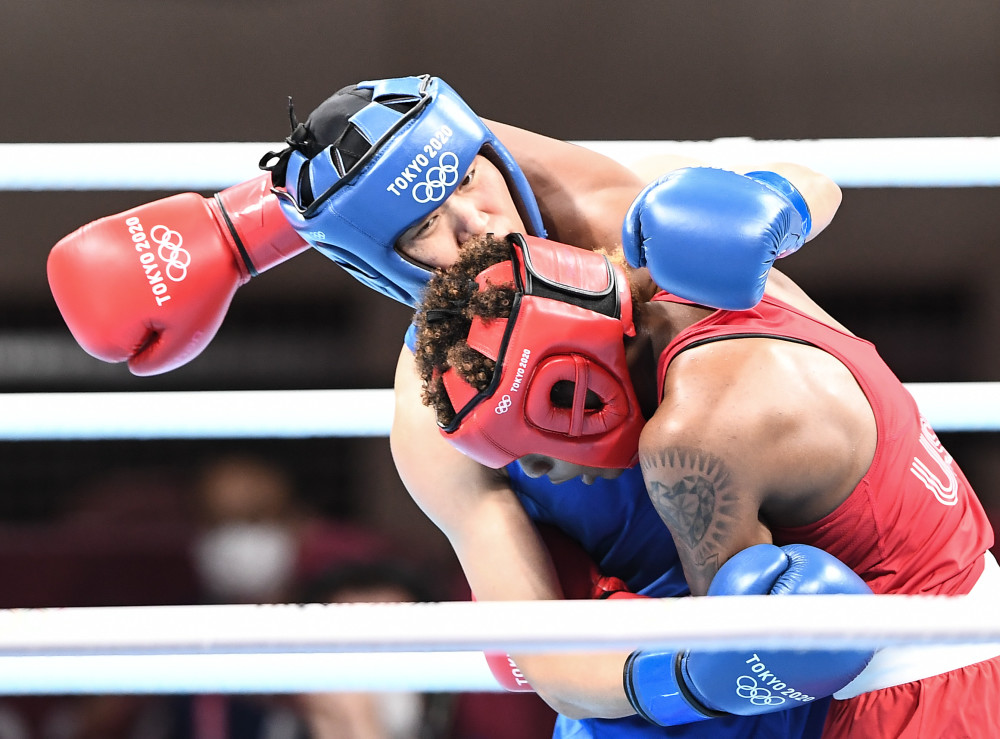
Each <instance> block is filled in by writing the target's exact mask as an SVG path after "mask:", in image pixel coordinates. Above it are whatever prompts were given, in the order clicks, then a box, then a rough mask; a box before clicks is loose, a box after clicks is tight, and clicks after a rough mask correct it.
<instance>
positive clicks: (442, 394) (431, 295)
mask: <svg viewBox="0 0 1000 739" xmlns="http://www.w3.org/2000/svg"><path fill="white" fill-rule="evenodd" d="M510 259H511V245H510V244H509V243H508V242H507V240H506V239H503V238H499V237H496V236H494V235H493V234H486V235H485V236H478V237H475V238H473V239H471V240H470V241H468V242H466V243H465V244H463V246H462V249H461V251H460V252H459V258H458V261H457V262H456V263H455V264H454V266H452V267H449V268H448V269H447V270H446V271H445V270H438V271H437V272H435V274H434V276H433V277H432V278H431V281H430V282H429V283H428V285H427V288H426V289H425V290H424V293H423V299H422V300H421V303H420V306H419V307H418V310H417V348H416V363H417V372H418V373H419V374H420V379H421V381H422V383H423V402H424V405H426V406H428V407H429V408H431V409H432V410H433V411H434V413H435V415H436V416H437V420H438V423H440V424H442V425H447V424H448V423H450V422H451V420H452V419H453V418H454V417H455V413H456V409H455V408H454V407H453V406H452V403H451V400H450V399H449V398H448V393H447V392H446V391H445V389H444V383H443V381H442V379H441V374H442V373H443V372H444V371H445V370H447V369H448V368H454V369H455V371H456V372H457V373H458V375H459V377H461V378H462V379H463V380H465V381H466V382H468V383H469V384H470V385H472V386H473V387H475V388H476V389H477V390H485V389H486V388H487V387H488V386H489V384H490V381H491V380H492V379H493V372H494V370H495V369H496V362H494V361H493V360H492V359H490V358H489V357H487V356H485V355H483V354H481V353H480V352H478V351H476V350H475V349H473V348H472V347H470V346H469V345H468V343H467V342H466V339H467V338H468V336H469V328H470V326H471V325H472V319H473V318H475V317H479V318H481V319H485V320H489V319H493V318H507V317H508V316H510V312H511V309H512V308H513V305H514V286H513V285H512V284H509V283H508V284H506V285H494V284H492V283H490V284H489V285H488V287H487V288H485V289H483V290H480V288H479V284H478V283H477V282H476V276H477V275H478V274H479V273H480V272H482V271H483V270H484V269H486V268H487V267H490V266H492V265H494V264H499V263H500V262H504V261H509V260H510Z"/></svg>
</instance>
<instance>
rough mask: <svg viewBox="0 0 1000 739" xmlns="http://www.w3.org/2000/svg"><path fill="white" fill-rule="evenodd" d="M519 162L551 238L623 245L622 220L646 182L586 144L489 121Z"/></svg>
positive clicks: (593, 245)
mask: <svg viewBox="0 0 1000 739" xmlns="http://www.w3.org/2000/svg"><path fill="white" fill-rule="evenodd" d="M487 125H488V126H489V127H490V129H491V130H492V131H493V132H494V133H495V134H496V135H497V137H499V138H500V139H501V140H502V141H503V143H504V145H505V146H506V147H507V148H508V149H510V152H511V154H513V155H514V158H515V159H517V162H518V164H519V165H521V169H522V170H523V171H524V175H525V177H527V178H528V181H529V182H530V183H531V189H532V191H533V192H534V193H535V197H536V198H537V199H538V203H539V207H540V208H541V211H542V217H543V220H544V221H545V226H546V228H547V229H548V230H549V238H551V239H554V240H556V241H561V242H563V243H565V244H573V245H574V246H580V247H583V248H586V249H600V248H604V249H614V248H617V247H618V246H619V245H620V244H621V229H622V221H623V220H624V219H625V212H626V211H627V210H628V207H629V205H631V204H632V201H633V200H634V199H635V196H636V195H638V194H639V191H640V190H642V188H643V186H644V185H645V181H644V180H643V179H642V178H641V177H639V176H638V175H637V174H636V173H635V172H633V171H632V170H631V169H629V168H628V167H625V166H624V165H622V164H619V163H618V162H616V161H615V160H613V159H610V158H609V157H606V156H604V155H603V154H599V153H597V152H595V151H592V150H591V149H587V148H585V147H583V146H577V145H576V144H571V143H568V142H566V141H560V140H558V139H553V138H549V137H548V136H542V135H540V134H537V133H533V132H531V131H526V130H524V129H521V128H516V127H515V126H510V125H507V124H505V123H497V122H494V121H487Z"/></svg>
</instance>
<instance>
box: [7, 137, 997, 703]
mask: <svg viewBox="0 0 1000 739" xmlns="http://www.w3.org/2000/svg"><path fill="white" fill-rule="evenodd" d="M577 143H580V144H582V145H584V146H587V147H589V148H592V149H595V150H597V151H600V152H602V153H604V154H606V155H608V156H611V157H612V158H614V159H617V160H618V161H620V162H622V163H624V164H630V163H632V162H635V161H637V160H639V159H641V158H643V157H647V156H652V155H655V154H660V153H663V154H681V155H688V156H694V157H697V158H699V159H702V160H704V161H706V162H707V163H709V164H714V163H716V162H719V163H720V165H721V163H722V162H724V161H727V160H728V161H746V160H754V159H755V160H757V161H767V160H789V161H796V162H800V163H802V164H804V165H806V166H810V167H812V168H814V169H817V170H819V171H823V172H824V173H826V174H827V175H829V176H830V177H831V178H833V179H834V181H836V182H837V183H838V184H839V185H841V186H842V187H910V188H915V187H996V186H1000V138H975V137H959V138H933V139H925V138H921V139H843V140H814V141H755V140H752V139H745V138H730V139H717V140H715V141H702V142H691V141H689V142H670V141H619V142H615V141H604V142H598V141H587V142H577ZM279 148H281V145H280V144H274V143H205V144H197V143H196V144H180V143H165V144H113V143H112V144H0V157H2V158H3V161H4V162H5V164H6V165H7V166H5V167H4V168H3V170H2V172H0V190H8V191H15V190H16V191H45V190H63V191H70V190H205V191H209V190H218V189H222V188H225V187H228V186H230V185H233V184H235V183H237V182H240V181H243V180H245V179H248V178H250V177H253V176H255V175H257V174H258V171H257V170H256V168H255V167H254V166H253V163H254V162H256V161H257V160H258V159H259V158H260V156H261V154H263V153H264V152H266V151H268V150H276V149H279ZM192 161H197V162H199V166H198V167H191V166H190V162H192ZM95 162H100V166H99V167H95V166H94V163H95ZM70 340H71V339H70V338H69V337H68V336H67V341H70ZM907 387H908V388H909V390H910V392H911V393H912V394H913V395H914V397H915V398H916V400H917V402H918V404H919V406H920V408H921V410H922V411H923V413H924V415H925V417H926V418H927V420H928V421H929V422H930V424H931V425H932V426H933V427H934V428H935V429H936V430H937V431H939V432H946V431H990V432H992V431H1000V383H923V384H921V383H915V384H910V385H908V386H907ZM391 415H392V392H391V390H387V389H376V390H358V391H346V390H316V391H253V392H191V393H23V394H7V395H0V440H2V441H8V442H19V441H43V440H86V439H163V438H205V439H208V438H230V439H232V438H305V437H336V436H344V437H346V436H384V435H386V434H387V433H388V429H389V425H390V422H391ZM970 597H971V596H966V597H957V598H944V597H938V598H933V597H919V596H878V597H871V598H859V597H858V596H839V595H838V596H797V597H796V598H792V599H787V598H780V599H779V598H769V597H766V596H733V597H728V598H725V599H716V598H683V599H663V600H657V599H649V600H620V601H549V602H529V603H514V602H509V603H493V602H479V603H427V604H401V603H392V604H338V605H322V604H310V605H267V606H264V605H250V606H172V607H131V608H114V607H109V608H62V609H13V610H0V695H29V694H71V693H77V694H100V693H114V694H117V693H240V692H247V693H282V692H310V691H323V690H352V691H354V690H406V691H410V690H419V691H429V692H431V691H448V692H459V691H497V690H500V688H499V686H498V685H497V684H496V682H495V680H494V679H493V677H492V675H491V674H490V672H489V670H488V668H487V666H486V662H485V660H484V659H483V655H482V652H483V650H486V651H497V652H516V651H521V652H529V651H530V652H560V651H598V650H606V649H633V648H636V647H640V646H644V647H663V648H682V647H683V648H688V647H697V648H700V649H732V648H740V647H743V648H746V647H750V648H753V647H757V648H766V647H778V646H782V647H792V648H802V649H816V648H823V649H838V648H857V647H874V646H888V645H899V644H968V645H982V644H994V643H997V644H1000V619H998V618H997V616H996V614H997V613H1000V604H998V603H993V602H991V601H986V602H984V601H982V600H977V601H976V602H975V604H970V602H968V601H967V598H970ZM720 601H722V602H720ZM862 610H863V611H864V616H865V617H864V618H859V617H858V615H859V613H860V612H861V611H862ZM734 613H738V614H739V618H734V617H733V614H734Z"/></svg>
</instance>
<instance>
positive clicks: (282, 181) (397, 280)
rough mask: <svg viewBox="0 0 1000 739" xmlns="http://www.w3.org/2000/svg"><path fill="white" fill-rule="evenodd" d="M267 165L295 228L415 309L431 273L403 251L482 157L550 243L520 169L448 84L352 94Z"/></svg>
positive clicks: (300, 130) (364, 87)
mask: <svg viewBox="0 0 1000 739" xmlns="http://www.w3.org/2000/svg"><path fill="white" fill-rule="evenodd" d="M293 124H294V125H295V127H294V130H293V131H292V134H291V135H290V136H289V137H288V139H287V142H288V148H287V149H285V150H284V151H282V152H280V153H273V152H272V153H269V154H268V155H266V156H265V157H264V159H263V160H262V166H265V167H266V168H267V169H269V170H270V171H271V173H272V181H273V184H274V187H275V192H276V194H277V195H278V198H279V201H280V203H281V207H282V210H283V211H284V213H285V216H286V217H287V218H288V221H289V223H291V225H292V227H293V228H295V230H296V231H298V232H299V234H301V236H302V237H303V238H304V239H305V240H306V241H308V242H309V243H310V244H312V245H313V246H314V247H316V248H317V249H318V250H319V251H321V252H323V253H324V254H325V255H326V256H328V257H330V258H331V259H333V260H334V261H335V262H337V263H338V264H340V265H341V266H343V267H344V268H345V269H346V270H347V271H348V273H350V274H351V275H353V276H354V277H356V278H357V279H358V280H360V281H361V282H363V283H365V284H366V285H368V286H370V287H372V288H374V289H375V290H378V291H379V292H381V293H384V294H385V295H388V296H389V297H391V298H395V299H396V300H399V301H402V302H404V303H407V304H409V305H414V304H415V303H416V301H417V300H418V299H419V294H420V291H421V290H422V289H423V287H424V285H426V283H427V280H428V279H430V275H431V270H430V269H428V268H427V267H425V266H423V265H420V264H417V263H415V262H413V261H410V260H408V259H407V258H406V257H404V256H403V255H401V254H400V253H399V252H398V251H397V250H396V248H395V245H396V242H397V240H398V239H399V237H400V236H402V234H403V233H404V232H405V231H406V230H407V229H408V228H410V226H412V225H413V224H414V223H416V222H418V221H420V220H421V219H422V218H425V217H426V216H427V215H428V214H430V213H431V212H433V211H434V210H435V209H436V208H437V207H438V206H440V205H441V203H443V202H444V201H445V200H446V199H447V198H448V197H449V196H450V195H451V194H452V193H453V192H454V191H455V188H456V187H458V185H459V183H460V182H461V181H462V178H463V177H464V176H465V173H466V171H467V170H468V169H469V167H470V166H471V165H472V160H473V159H474V158H475V157H476V156H477V155H479V154H482V155H483V156H485V157H486V158H487V159H489V160H490V161H491V162H492V163H493V164H494V165H495V166H496V167H497V168H498V169H499V170H500V172H501V173H502V174H503V176H504V179H505V180H506V183H507V187H508V189H509V190H510V193H511V195H512V197H513V199H514V203H515V205H516V206H517V209H518V212H519V214H520V216H521V219H522V221H523V222H524V224H525V226H526V227H527V228H528V230H529V231H530V232H531V233H532V234H533V235H536V236H544V235H545V228H544V226H543V225H542V217H541V213H540V212H539V210H538V204H537V203H536V202H535V197H534V195H533V194H532V192H531V187H530V186H529V185H528V180H527V179H526V178H525V176H524V174H523V172H522V171H521V168H520V167H519V166H518V164H517V162H515V161H514V158H513V157H512V156H511V154H510V152H509V151H508V150H507V149H506V148H505V147H504V145H503V144H501V143H500V141H499V140H498V139H497V137H496V136H495V135H494V134H493V133H492V132H491V131H490V129H488V128H487V127H486V125H485V124H484V123H483V121H482V120H481V119H480V118H479V116H477V115H476V114H475V113H474V112H473V111H472V109H471V108H469V106H468V105H467V104H466V103H465V101H464V100H462V98H460V97H459V96H458V95H457V94H456V93H455V91H454V90H453V89H452V88H451V87H450V86H449V85H448V84H447V83H446V82H444V81H443V80H441V79H438V78H437V77H430V76H427V75H425V76H423V77H401V78H395V79H386V80H377V81H373V82H360V83H358V84H357V85H352V86H350V87H345V88H343V89H341V90H339V91H337V92H336V93H334V95H333V96H331V97H330V98H329V99H327V100H326V101H325V102H324V103H322V104H321V105H320V106H319V107H318V108H316V110H314V111H313V112H312V114H311V115H310V116H309V118H308V119H307V120H306V122H305V123H302V124H295V121H294V119H293Z"/></svg>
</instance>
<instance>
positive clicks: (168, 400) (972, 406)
mask: <svg viewBox="0 0 1000 739" xmlns="http://www.w3.org/2000/svg"><path fill="white" fill-rule="evenodd" d="M906 387H907V388H908V389H909V390H910V392H911V393H912V394H913V396H914V398H916V400H917V403H918V405H919V406H920V409H921V411H922V412H923V414H924V417H925V418H926V419H927V421H928V422H929V423H930V424H931V426H933V427H934V429H935V430H936V431H938V432H945V431H1000V383H998V382H958V383H934V382H930V383H908V384H907V385H906ZM392 407H393V399H392V390H391V389H374V390H229V391H193V392H103V393H102V392H90V393H8V394H0V441H28V440H34V441H45V440H74V439H76V440H90V439H187V438H201V439H253V438H306V437H324V436H328V437H336V436H342V437H344V436H346V437H361V436H386V435H387V434H388V433H389V426H390V424H391V422H392Z"/></svg>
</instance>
